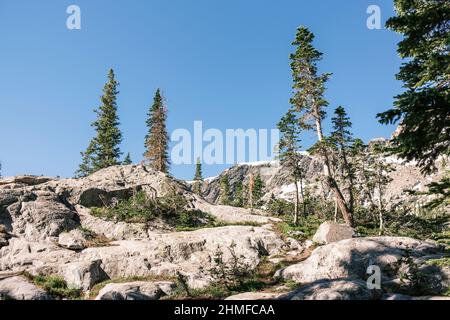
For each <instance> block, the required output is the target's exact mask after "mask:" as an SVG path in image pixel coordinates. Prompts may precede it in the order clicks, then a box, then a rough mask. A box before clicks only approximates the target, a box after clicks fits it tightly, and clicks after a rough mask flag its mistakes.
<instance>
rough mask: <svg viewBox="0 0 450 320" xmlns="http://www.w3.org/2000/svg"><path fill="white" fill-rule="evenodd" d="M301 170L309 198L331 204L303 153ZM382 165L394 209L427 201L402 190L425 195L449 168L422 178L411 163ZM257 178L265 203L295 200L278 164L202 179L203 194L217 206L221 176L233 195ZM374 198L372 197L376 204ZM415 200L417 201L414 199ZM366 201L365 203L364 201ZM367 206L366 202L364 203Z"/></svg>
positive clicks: (318, 169) (314, 164)
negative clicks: (388, 169)
mask: <svg viewBox="0 0 450 320" xmlns="http://www.w3.org/2000/svg"><path fill="white" fill-rule="evenodd" d="M380 142H381V143H387V141H386V140H385V139H375V140H374V141H372V142H370V143H369V147H371V146H372V145H373V144H374V143H380ZM301 157H302V158H301V161H300V166H301V168H302V171H303V172H304V174H305V185H304V186H305V187H306V188H307V189H308V190H309V192H310V194H311V196H314V197H323V196H324V195H325V196H326V197H328V198H329V199H330V200H332V197H333V195H332V192H330V190H328V189H327V188H325V189H324V185H323V184H321V183H320V177H321V176H322V173H323V165H322V163H321V161H320V160H318V159H317V158H315V157H313V156H311V155H310V154H308V153H306V152H303V153H302V154H301ZM384 161H385V162H387V163H389V164H391V165H392V166H393V168H394V169H395V171H393V172H391V173H389V175H390V177H391V178H392V181H391V182H390V183H389V185H388V186H387V188H386V194H385V195H384V196H385V203H386V204H387V206H388V207H389V208H390V207H395V206H398V205H404V204H407V203H408V202H409V201H410V202H413V203H415V202H417V201H419V200H420V201H426V200H427V199H428V198H427V197H426V196H412V195H411V194H408V193H405V192H404V191H405V190H414V191H419V192H422V191H426V190H427V185H428V184H429V183H431V182H433V181H439V180H440V179H441V178H442V177H443V175H444V174H445V172H446V171H448V170H449V168H450V166H449V164H448V162H445V161H441V160H439V161H438V163H437V164H438V165H437V167H438V168H439V170H438V171H437V172H435V173H433V174H430V175H426V176H424V175H423V174H422V173H421V172H420V168H418V167H417V166H416V163H414V162H405V161H402V160H400V159H398V158H396V157H393V156H391V157H386V158H385V159H384ZM258 174H259V175H260V176H261V179H262V180H263V182H264V184H265V186H266V188H265V194H264V196H263V198H262V200H263V202H264V203H267V202H268V201H269V200H270V199H271V197H272V196H274V197H275V198H277V199H285V200H287V201H291V202H294V200H295V184H294V183H293V182H292V179H291V177H290V175H289V171H288V170H287V169H286V168H285V167H283V166H282V165H280V163H279V162H278V161H266V162H255V163H244V164H238V165H236V166H234V167H232V168H230V169H227V170H225V171H224V172H223V173H222V174H221V175H219V176H217V177H213V178H208V179H205V182H204V183H203V184H202V194H203V195H204V197H205V198H206V199H207V200H208V201H210V202H212V203H218V201H219V194H220V179H221V178H222V177H223V176H226V177H227V178H228V181H229V184H230V192H231V194H232V196H233V197H234V195H235V191H236V190H235V189H236V186H237V183H238V182H240V181H242V182H243V183H244V184H248V182H249V179H250V175H253V176H256V175H258ZM376 197H377V195H375V199H374V200H376ZM414 197H417V199H416V198H414ZM365 200H368V199H365ZM366 202H367V204H369V203H368V201H366Z"/></svg>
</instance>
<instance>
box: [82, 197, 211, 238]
mask: <svg viewBox="0 0 450 320" xmlns="http://www.w3.org/2000/svg"><path fill="white" fill-rule="evenodd" d="M187 204H188V202H187V200H186V199H185V198H184V196H183V195H180V194H177V193H171V194H169V195H166V196H163V197H159V198H151V197H149V196H148V195H147V194H146V193H145V192H144V191H140V192H138V193H136V194H135V195H134V196H133V197H131V198H130V199H128V200H122V201H119V202H118V203H117V204H116V205H115V206H114V207H103V208H91V211H92V214H93V215H95V216H97V217H101V218H106V219H109V220H118V221H125V222H130V223H133V222H136V223H147V222H150V221H153V220H155V219H162V220H164V221H165V222H167V223H169V224H170V225H173V226H176V227H177V228H180V229H183V228H185V229H195V228H199V227H201V226H205V225H208V224H209V223H210V221H211V220H213V219H212V217H211V216H210V215H209V214H207V213H204V212H202V211H199V210H188V209H186V206H187Z"/></svg>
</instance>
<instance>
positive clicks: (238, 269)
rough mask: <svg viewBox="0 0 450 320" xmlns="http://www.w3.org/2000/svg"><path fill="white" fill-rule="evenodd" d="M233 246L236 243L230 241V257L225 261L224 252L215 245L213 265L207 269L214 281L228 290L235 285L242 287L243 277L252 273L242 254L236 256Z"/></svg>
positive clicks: (234, 246) (231, 289)
mask: <svg viewBox="0 0 450 320" xmlns="http://www.w3.org/2000/svg"><path fill="white" fill-rule="evenodd" d="M235 248H236V243H235V242H232V243H231V245H230V246H229V247H228V251H229V252H230V255H231V257H230V259H229V260H227V261H225V259H224V252H223V251H222V249H221V248H220V247H217V250H216V252H215V254H214V257H213V262H214V266H213V267H212V268H211V269H209V270H208V272H209V274H210V275H211V278H213V279H214V282H215V283H216V284H217V285H218V286H219V287H223V288H225V289H226V290H228V291H229V292H231V291H233V290H234V289H235V288H236V287H242V286H243V284H244V281H245V279H246V278H248V277H250V276H251V275H252V271H251V266H250V265H249V264H248V263H247V262H245V257H244V256H242V255H240V256H238V254H237V253H236V250H235Z"/></svg>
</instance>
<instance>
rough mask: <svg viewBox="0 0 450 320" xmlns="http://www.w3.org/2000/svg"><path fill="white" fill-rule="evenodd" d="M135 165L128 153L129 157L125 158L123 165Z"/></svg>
mask: <svg viewBox="0 0 450 320" xmlns="http://www.w3.org/2000/svg"><path fill="white" fill-rule="evenodd" d="M132 163H133V161H132V160H131V155H130V153H129V152H128V153H127V156H126V157H125V159H124V160H123V164H124V165H129V164H132Z"/></svg>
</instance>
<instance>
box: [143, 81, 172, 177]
mask: <svg viewBox="0 0 450 320" xmlns="http://www.w3.org/2000/svg"><path fill="white" fill-rule="evenodd" d="M166 122H167V108H166V106H165V105H164V102H163V97H162V95H161V90H160V89H158V90H156V93H155V97H154V98H153V105H152V106H151V107H150V110H149V112H148V118H147V121H146V123H147V127H148V133H147V135H146V137H145V153H144V157H145V158H146V159H147V160H149V161H150V163H151V165H152V167H153V168H154V169H155V170H157V171H160V172H164V173H167V172H168V170H169V167H170V161H169V155H168V148H169V136H168V134H167V126H166Z"/></svg>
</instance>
